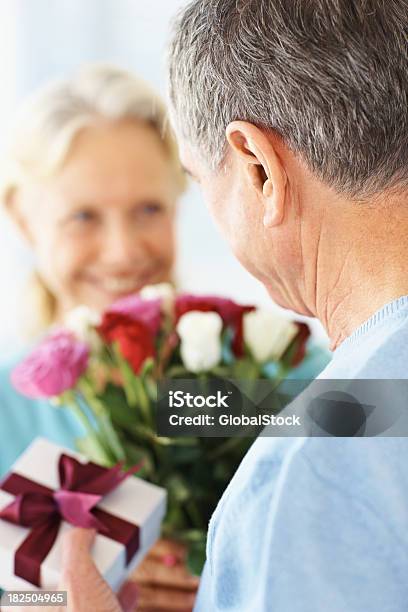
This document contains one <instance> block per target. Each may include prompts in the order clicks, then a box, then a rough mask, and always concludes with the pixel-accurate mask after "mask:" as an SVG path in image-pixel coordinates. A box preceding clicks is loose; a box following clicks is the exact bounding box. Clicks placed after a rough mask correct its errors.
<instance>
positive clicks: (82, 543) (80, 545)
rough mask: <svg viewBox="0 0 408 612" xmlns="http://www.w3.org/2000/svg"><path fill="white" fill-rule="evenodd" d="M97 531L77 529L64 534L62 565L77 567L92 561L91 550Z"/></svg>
mask: <svg viewBox="0 0 408 612" xmlns="http://www.w3.org/2000/svg"><path fill="white" fill-rule="evenodd" d="M95 536H96V531H95V529H82V528H81V527H75V528H74V529H70V530H69V531H67V533H65V534H64V539H63V545H62V565H63V566H68V565H72V566H75V565H76V564H77V563H78V562H79V563H83V562H84V561H89V560H90V559H91V548H92V545H93V543H94V541H95Z"/></svg>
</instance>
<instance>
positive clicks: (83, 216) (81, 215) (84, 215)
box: [71, 210, 96, 223]
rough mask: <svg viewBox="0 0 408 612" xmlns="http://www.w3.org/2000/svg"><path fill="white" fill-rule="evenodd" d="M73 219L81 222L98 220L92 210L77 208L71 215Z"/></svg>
mask: <svg viewBox="0 0 408 612" xmlns="http://www.w3.org/2000/svg"><path fill="white" fill-rule="evenodd" d="M71 220H72V221H76V222H79V223H90V222H91V221H95V220H96V214H95V213H94V212H93V211H92V210H77V211H76V212H74V213H73V214H72V215H71Z"/></svg>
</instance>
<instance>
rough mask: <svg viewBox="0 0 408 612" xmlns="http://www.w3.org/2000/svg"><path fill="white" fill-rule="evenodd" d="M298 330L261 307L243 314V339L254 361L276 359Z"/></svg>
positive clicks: (290, 323) (285, 320)
mask: <svg viewBox="0 0 408 612" xmlns="http://www.w3.org/2000/svg"><path fill="white" fill-rule="evenodd" d="M297 332H298V328H297V326H296V325H295V324H294V323H292V322H291V321H288V320H287V319H284V318H283V317H281V316H279V315H277V314H276V313H273V312H271V311H270V310H264V309H262V308H260V309H257V310H253V311H251V312H248V313H246V314H245V315H244V341H245V344H246V345H247V346H248V348H249V350H250V351H251V353H252V355H253V356H254V358H255V359H256V361H258V362H260V363H264V362H265V361H268V360H270V359H273V360H278V359H280V357H281V356H282V355H283V353H284V352H285V350H286V349H287V347H288V346H289V344H290V342H291V341H292V340H293V338H294V337H295V336H296V334H297Z"/></svg>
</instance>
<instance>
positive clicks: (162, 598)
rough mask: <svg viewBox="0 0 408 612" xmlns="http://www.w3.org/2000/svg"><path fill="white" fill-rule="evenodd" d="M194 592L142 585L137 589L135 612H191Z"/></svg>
mask: <svg viewBox="0 0 408 612" xmlns="http://www.w3.org/2000/svg"><path fill="white" fill-rule="evenodd" d="M195 597H196V596H195V593H191V592H188V591H178V590H176V589H164V588H155V587H149V586H143V587H140V589H139V599H138V604H137V608H136V610H137V612H191V610H192V609H193V607H194V602H195Z"/></svg>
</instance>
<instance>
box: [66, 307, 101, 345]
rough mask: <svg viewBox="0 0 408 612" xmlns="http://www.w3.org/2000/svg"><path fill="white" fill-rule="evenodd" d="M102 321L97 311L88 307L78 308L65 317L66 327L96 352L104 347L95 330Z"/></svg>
mask: <svg viewBox="0 0 408 612" xmlns="http://www.w3.org/2000/svg"><path fill="white" fill-rule="evenodd" d="M101 321H102V317H101V315H100V314H99V312H97V311H96V310H93V309H92V308H89V307H88V306H77V307H76V308H74V309H73V310H71V311H70V312H68V313H67V315H66V316H65V319H64V326H65V327H66V328H67V329H68V330H70V331H71V332H72V333H73V334H74V335H75V336H76V337H77V338H78V340H82V341H83V342H86V343H87V344H88V345H89V346H90V348H91V349H92V350H94V351H95V352H96V351H98V350H99V349H100V347H101V346H102V341H101V339H100V338H99V335H98V333H97V332H96V331H95V329H94V328H95V327H97V326H98V325H100V323H101Z"/></svg>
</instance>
